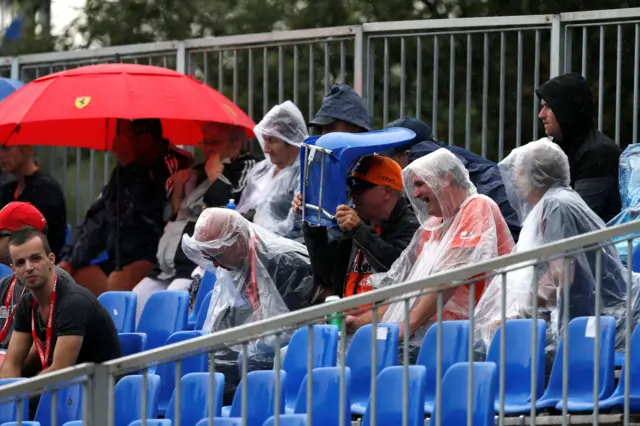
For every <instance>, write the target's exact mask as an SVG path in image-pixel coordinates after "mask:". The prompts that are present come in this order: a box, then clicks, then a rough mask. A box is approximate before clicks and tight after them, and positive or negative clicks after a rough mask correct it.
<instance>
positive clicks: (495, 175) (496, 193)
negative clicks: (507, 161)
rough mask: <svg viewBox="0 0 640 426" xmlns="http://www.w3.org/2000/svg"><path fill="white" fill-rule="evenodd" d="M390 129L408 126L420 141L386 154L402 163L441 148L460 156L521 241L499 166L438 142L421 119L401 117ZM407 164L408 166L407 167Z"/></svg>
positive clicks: (517, 223) (515, 216)
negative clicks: (393, 156)
mask: <svg viewBox="0 0 640 426" xmlns="http://www.w3.org/2000/svg"><path fill="white" fill-rule="evenodd" d="M389 127H404V128H407V129H410V130H413V131H414V132H415V134H416V138H415V139H414V140H413V141H411V142H409V143H408V144H407V145H405V146H401V147H398V148H396V150H395V153H393V152H387V153H385V155H395V158H398V157H399V158H400V159H401V160H402V161H406V162H407V163H412V162H414V161H415V160H417V159H418V158H420V157H424V156H425V155H427V154H431V153H432V152H434V151H437V150H438V149H441V148H444V149H446V150H448V151H451V152H452V153H453V154H454V155H455V156H456V157H458V160H460V161H461V162H462V164H463V165H464V167H465V168H466V169H467V171H468V172H469V179H470V180H471V183H472V184H473V185H474V186H475V187H476V189H477V191H478V193H479V194H482V195H486V196H487V197H489V198H491V199H492V200H493V201H495V203H496V204H497V205H498V207H500V212H501V213H502V216H503V217H504V219H505V220H506V221H507V225H509V230H510V231H511V236H512V237H513V239H514V240H515V241H518V235H519V234H520V221H519V220H518V215H517V213H516V211H515V210H514V209H513V207H511V205H510V204H509V200H508V199H507V194H506V192H505V190H504V183H503V182H502V178H501V177H500V172H499V171H498V165H497V164H496V163H494V162H493V161H489V160H487V159H485V158H483V157H481V156H479V155H476V154H474V153H473V152H471V151H468V150H466V149H464V148H460V147H457V146H449V145H445V144H443V143H438V142H436V140H435V138H434V137H433V132H432V131H431V128H430V127H429V125H428V124H427V123H425V122H424V121H422V120H418V119H417V118H411V117H405V118H400V119H398V120H396V121H393V122H391V123H389V124H388V125H387V128H389ZM398 151H400V152H398ZM407 163H405V167H406V164H407ZM401 165H402V164H401ZM403 168H404V167H403Z"/></svg>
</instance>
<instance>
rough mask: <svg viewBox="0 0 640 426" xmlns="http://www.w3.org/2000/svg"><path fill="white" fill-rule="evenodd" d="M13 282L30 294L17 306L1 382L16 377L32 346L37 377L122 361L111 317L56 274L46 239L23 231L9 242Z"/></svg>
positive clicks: (87, 294)
mask: <svg viewBox="0 0 640 426" xmlns="http://www.w3.org/2000/svg"><path fill="white" fill-rule="evenodd" d="M9 251H10V255H11V261H12V267H13V270H14V273H15V275H16V278H17V279H18V280H19V281H20V282H21V283H22V284H23V285H24V286H25V287H26V288H27V289H28V292H26V293H25V295H24V297H23V298H22V300H21V301H20V304H19V305H18V309H17V313H16V316H15V320H14V326H15V330H14V332H13V334H12V335H11V341H10V343H9V350H8V352H7V355H6V357H5V359H4V363H3V364H2V367H0V378H12V377H20V376H21V373H22V370H23V369H24V368H25V367H27V366H26V365H25V361H28V354H29V351H30V349H31V346H32V344H33V346H35V348H36V353H37V355H38V356H37V359H38V361H37V362H38V365H39V366H40V367H41V372H40V374H44V373H50V372H52V371H56V370H61V369H63V368H67V367H71V366H73V365H76V364H81V363H84V362H95V363H101V362H105V361H109V360H112V359H115V358H118V357H120V356H122V354H121V351H120V342H119V340H118V333H117V332H116V328H115V325H114V324H113V321H112V319H111V317H110V316H109V313H108V312H107V311H106V310H105V309H104V307H102V305H101V304H100V303H99V302H98V300H97V299H96V298H95V297H94V296H93V295H92V294H91V293H90V292H89V291H88V290H86V289H84V288H82V287H80V286H79V285H77V284H76V283H75V282H73V280H72V279H69V278H68V277H67V276H63V275H58V274H56V272H55V266H54V263H55V256H54V255H53V253H52V252H51V249H50V248H49V243H48V241H47V237H46V236H45V235H44V234H42V233H41V232H40V231H38V230H36V229H34V228H23V229H20V230H18V231H16V232H14V233H13V234H12V235H11V239H10V241H9Z"/></svg>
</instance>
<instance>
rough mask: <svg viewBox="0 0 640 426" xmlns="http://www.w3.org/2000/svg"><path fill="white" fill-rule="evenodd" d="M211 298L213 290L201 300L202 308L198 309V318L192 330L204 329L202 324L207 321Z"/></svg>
mask: <svg viewBox="0 0 640 426" xmlns="http://www.w3.org/2000/svg"><path fill="white" fill-rule="evenodd" d="M212 297H213V290H211V291H210V292H209V293H207V295H206V296H205V297H204V299H203V300H202V306H201V307H200V311H199V312H198V317H197V318H196V324H195V325H194V326H193V329H194V330H202V329H203V328H204V323H205V321H207V313H208V312H209V305H210V304H211V298H212Z"/></svg>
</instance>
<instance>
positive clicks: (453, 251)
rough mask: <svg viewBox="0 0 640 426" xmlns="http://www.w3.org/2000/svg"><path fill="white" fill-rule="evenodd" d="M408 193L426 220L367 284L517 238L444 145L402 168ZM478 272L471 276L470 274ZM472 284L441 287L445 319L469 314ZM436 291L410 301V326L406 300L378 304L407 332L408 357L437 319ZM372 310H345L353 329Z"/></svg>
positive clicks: (407, 277)
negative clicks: (358, 312)
mask: <svg viewBox="0 0 640 426" xmlns="http://www.w3.org/2000/svg"><path fill="white" fill-rule="evenodd" d="M402 181H403V183H404V188H405V191H406V193H407V196H408V197H409V198H410V200H411V203H412V204H413V208H414V211H415V212H416V216H417V217H418V220H419V221H420V224H421V225H422V226H421V227H420V229H418V231H417V232H416V233H415V235H414V237H413V240H412V242H411V244H410V245H409V246H408V247H407V248H406V249H405V250H404V252H403V253H402V254H401V255H400V257H399V258H398V260H396V261H395V262H394V263H393V265H392V266H391V268H390V270H389V272H387V273H383V274H374V275H372V276H370V277H369V278H368V284H369V285H371V286H373V287H374V288H379V287H386V286H389V285H395V284H397V283H402V282H406V281H413V280H417V279H420V278H426V277H428V276H430V275H432V274H436V273H439V272H443V271H447V270H452V269H456V268H460V267H462V266H464V265H469V264H473V263H477V262H482V261H485V260H489V259H492V258H495V257H498V256H501V255H505V254H508V253H510V252H511V250H512V249H513V240H512V238H511V235H510V234H509V230H508V228H507V224H506V222H505V220H504V218H503V217H502V214H501V213H500V209H499V208H498V206H497V205H496V203H495V202H493V200H491V199H490V198H489V197H486V196H484V195H478V194H477V193H476V189H475V187H474V186H473V184H472V183H471V181H470V180H469V174H468V172H467V170H466V169H465V168H464V166H463V164H462V162H460V160H458V158H457V157H456V156H455V155H453V154H452V153H451V152H449V151H447V150H445V149H439V150H437V151H436V152H434V153H432V154H429V155H426V156H424V157H422V158H420V159H418V160H416V161H415V162H413V163H411V164H410V165H409V166H407V168H406V169H404V171H403V172H402ZM472 278H477V277H469V279H472ZM484 284H485V282H484V280H483V279H482V278H481V277H479V279H478V280H476V281H475V286H474V289H475V299H474V300H479V299H480V295H481V294H482V292H483V290H484ZM469 294H470V285H468V284H467V285H461V286H457V287H449V288H447V289H445V290H444V291H443V304H444V311H443V313H442V314H443V315H442V318H443V319H444V320H453V319H466V318H468V316H469ZM437 306H438V293H437V292H429V293H426V294H424V295H422V296H420V297H412V298H411V299H410V301H409V307H410V310H411V312H410V315H409V318H408V322H409V330H405V329H404V327H405V321H404V308H405V306H404V301H398V302H395V303H392V304H390V305H386V306H384V307H381V308H379V309H378V318H380V319H381V322H391V323H398V324H399V326H400V335H401V338H403V336H404V333H405V332H406V333H409V334H410V335H411V336H413V338H412V339H411V345H410V348H409V350H410V353H409V358H410V359H412V360H415V358H416V357H417V352H418V348H419V345H420V343H421V342H422V338H423V336H424V333H425V331H426V329H427V328H428V325H429V324H430V323H432V322H433V321H435V320H436V317H437ZM372 317H373V315H372V311H368V312H366V313H365V314H363V315H360V316H358V317H354V316H347V318H346V323H347V327H348V328H349V329H350V331H353V330H355V329H357V328H359V327H361V326H362V325H364V324H368V323H370V322H371V320H372Z"/></svg>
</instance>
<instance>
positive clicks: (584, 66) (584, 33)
mask: <svg viewBox="0 0 640 426" xmlns="http://www.w3.org/2000/svg"><path fill="white" fill-rule="evenodd" d="M587 31H588V30H587V27H582V58H581V59H582V66H581V69H582V77H584V78H585V79H586V78H587V52H588V50H587V47H588V45H589V34H588V32H587Z"/></svg>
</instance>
